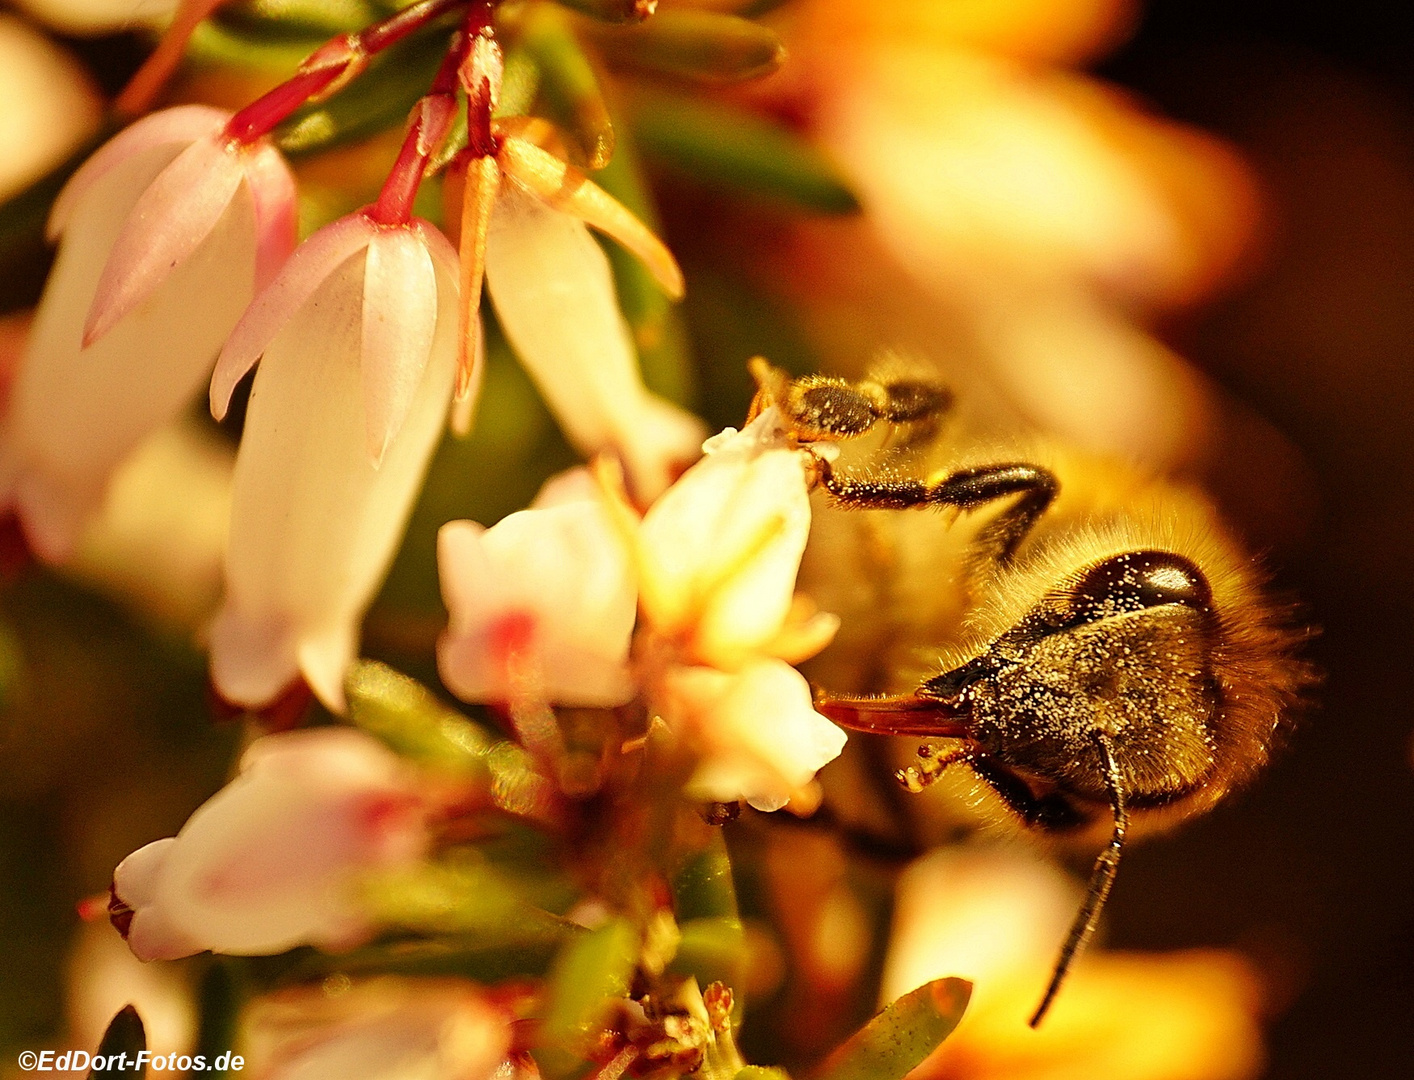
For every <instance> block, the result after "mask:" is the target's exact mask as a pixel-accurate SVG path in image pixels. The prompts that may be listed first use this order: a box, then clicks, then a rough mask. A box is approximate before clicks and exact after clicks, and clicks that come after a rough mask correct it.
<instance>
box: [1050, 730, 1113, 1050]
mask: <svg viewBox="0 0 1414 1080" xmlns="http://www.w3.org/2000/svg"><path fill="white" fill-rule="evenodd" d="M1095 741H1096V743H1098V744H1099V747H1100V753H1101V755H1102V756H1103V758H1104V762H1105V786H1106V787H1107V788H1108V789H1109V795H1110V807H1111V809H1112V810H1113V811H1114V831H1113V832H1112V833H1111V834H1110V842H1109V844H1108V845H1106V846H1105V848H1104V850H1103V851H1101V852H1100V855H1099V857H1098V858H1097V859H1096V860H1095V866H1094V868H1093V869H1092V870H1091V871H1090V885H1089V887H1088V888H1087V889H1086V890H1085V900H1084V902H1083V903H1082V904H1081V905H1080V910H1079V911H1077V912H1076V913H1075V921H1074V922H1073V923H1071V925H1070V933H1069V935H1068V936H1067V937H1066V939H1065V944H1064V945H1062V946H1061V951H1060V956H1059V957H1057V958H1056V966H1055V970H1054V971H1053V972H1052V973H1051V981H1050V983H1049V984H1048V985H1047V987H1046V993H1045V995H1044V996H1043V997H1042V998H1041V1004H1040V1005H1038V1006H1037V1007H1036V1012H1035V1014H1034V1015H1033V1016H1032V1017H1031V1026H1032V1027H1033V1028H1034V1027H1036V1026H1037V1025H1038V1024H1040V1023H1041V1021H1042V1019H1044V1018H1045V1015H1046V1011H1047V1010H1048V1009H1049V1008H1050V1007H1051V1002H1052V1001H1054V1000H1055V997H1056V992H1057V991H1058V990H1060V988H1061V983H1062V982H1064V981H1065V977H1066V974H1067V973H1068V972H1069V971H1070V965H1071V963H1072V962H1073V961H1074V960H1075V958H1076V957H1077V956H1078V955H1080V951H1081V950H1082V949H1084V948H1085V944H1086V942H1088V941H1089V940H1090V936H1091V935H1092V934H1094V932H1095V925H1096V923H1098V922H1099V921H1100V911H1101V909H1102V908H1103V907H1104V906H1105V901H1106V900H1107V899H1108V898H1109V895H1110V889H1111V888H1112V887H1113V886H1114V881H1115V873H1116V872H1117V871H1118V870H1119V854H1120V850H1121V849H1122V848H1123V847H1124V836H1125V833H1126V831H1127V830H1128V828H1129V812H1128V810H1126V809H1125V805H1124V785H1123V783H1122V782H1121V779H1120V775H1119V766H1118V764H1117V763H1116V762H1115V755H1114V745H1113V744H1112V743H1111V742H1110V739H1109V737H1108V736H1106V735H1104V734H1102V733H1100V732H1096V733H1095Z"/></svg>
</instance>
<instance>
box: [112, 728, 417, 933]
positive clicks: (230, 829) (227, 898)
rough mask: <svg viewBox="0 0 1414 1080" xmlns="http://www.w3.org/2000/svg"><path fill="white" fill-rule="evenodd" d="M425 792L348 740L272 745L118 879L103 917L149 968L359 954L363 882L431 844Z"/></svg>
mask: <svg viewBox="0 0 1414 1080" xmlns="http://www.w3.org/2000/svg"><path fill="white" fill-rule="evenodd" d="M423 787H424V784H423V783H422V780H421V778H420V777H418V776H417V774H416V773H415V772H414V771H413V770H411V769H410V768H409V767H408V766H407V765H406V764H405V763H404V762H403V761H402V759H401V758H399V757H398V756H397V755H396V754H394V753H393V752H392V751H391V750H389V749H388V748H387V747H385V746H384V745H383V744H382V743H380V742H378V741H377V740H376V739H374V738H373V737H371V736H369V735H365V734H363V733H362V732H359V731H354V730H352V729H349V728H316V729H312V730H307V731H297V732H289V733H286V734H283V735H270V736H267V737H265V738H263V739H259V740H257V741H256V742H254V743H252V744H251V747H250V749H249V750H247V751H246V753H245V756H244V757H243V758H242V759H241V771H240V775H238V776H237V777H236V778H235V779H234V780H232V781H231V783H229V784H228V785H226V787H224V788H222V789H221V790H220V791H218V792H217V793H216V794H215V795H213V796H212V797H211V798H210V799H208V800H207V801H206V802H205V803H204V804H203V805H202V806H201V807H199V808H198V809H197V811H196V812H195V813H194V814H192V816H191V817H190V818H189V819H188V821H187V823H186V824H185V825H184V826H182V830H181V832H180V833H178V834H177V835H176V836H175V837H172V838H169V839H166V840H158V841H156V842H155V843H152V844H148V845H147V846H146V847H144V848H140V849H139V850H137V851H135V852H133V854H131V855H129V856H128V857H127V858H126V859H124V860H123V861H122V862H121V863H119V864H118V868H117V869H116V870H115V871H114V872H113V891H112V901H111V903H110V907H109V910H110V912H111V914H112V917H113V921H114V924H115V925H116V926H117V927H118V928H119V930H120V931H122V932H123V934H124V936H125V937H126V938H127V940H128V946H129V947H130V948H131V949H132V951H133V953H134V954H135V955H136V956H137V957H138V958H139V959H142V960H157V959H163V960H170V959H175V958H177V957H180V956H190V955H191V954H192V953H196V952H201V951H203V950H206V949H210V950H212V951H213V952H221V953H229V954H233V955H239V956H252V955H264V954H270V953H278V952H284V951H285V950H286V949H290V948H293V947H294V946H296V945H301V944H312V945H322V946H326V947H329V948H341V947H348V946H351V945H353V944H355V943H357V942H358V941H360V940H361V939H363V938H364V937H366V936H367V935H368V934H370V933H371V932H372V930H373V929H374V928H373V927H372V926H371V925H370V924H369V920H368V917H367V916H366V914H365V913H364V911H363V909H362V907H361V905H360V903H359V897H358V891H357V885H358V878H359V875H360V873H361V872H365V871H373V870H379V869H391V868H396V867H401V866H406V865H409V864H411V863H414V862H416V861H417V860H419V859H420V858H421V857H422V856H423V854H424V853H425V851H426V849H427V845H428V829H427V818H428V814H429V812H430V803H429V802H428V800H427V799H426V797H425V795H424V794H423V792H422V788H423Z"/></svg>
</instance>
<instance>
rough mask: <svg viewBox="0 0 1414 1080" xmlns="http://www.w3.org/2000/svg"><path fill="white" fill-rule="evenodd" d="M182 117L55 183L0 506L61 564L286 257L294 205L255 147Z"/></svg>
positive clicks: (147, 128) (216, 119)
mask: <svg viewBox="0 0 1414 1080" xmlns="http://www.w3.org/2000/svg"><path fill="white" fill-rule="evenodd" d="M229 119H230V114H228V113H225V112H222V111H220V110H217V109H211V108H207V107H205V106H197V105H188V106H182V107H180V108H175V109H168V110H166V111H164V112H160V113H154V114H153V115H151V116H148V117H145V118H143V119H142V120H139V121H138V122H137V123H135V124H133V125H132V126H131V127H129V128H127V129H126V130H125V131H123V132H122V133H121V134H119V135H118V136H117V137H116V138H114V139H113V140H112V141H110V142H109V143H107V144H106V145H105V146H104V147H103V148H102V149H100V150H99V151H98V152H97V153H96V154H94V155H93V157H92V158H90V159H89V160H88V162H87V163H86V164H85V165H84V166H83V167H82V168H81V169H79V171H78V172H77V173H75V174H74V176H73V178H72V179H71V180H70V181H69V183H68V185H67V186H66V187H65V188H64V190H63V191H62V192H61V193H60V195H59V198H58V200H57V201H56V202H55V204H54V209H53V212H52V214H51V216H50V220H49V231H50V234H51V235H52V236H56V237H60V238H61V244H60V248H59V255H58V258H57V260H56V262H55V265H54V270H53V272H52V273H51V274H50V277H49V283H48V285H47V286H46V288H45V293H44V298H43V300H42V301H41V302H40V306H39V311H38V313H37V314H36V316H35V320H34V325H33V328H32V330H31V332H30V337H29V342H28V347H27V350H26V355H25V357H24V360H23V363H22V364H21V367H20V370H19V372H18V373H17V375H16V378H15V383H14V387H13V390H12V393H11V398H10V403H9V409H8V412H7V415H6V416H5V418H4V422H3V425H0V507H3V506H10V507H13V508H14V509H15V511H16V513H17V514H18V516H19V518H20V520H21V522H22V523H23V525H24V528H25V532H26V534H27V536H28V537H29V540H30V542H31V544H32V545H33V547H34V548H35V550H36V552H37V553H38V554H39V555H40V556H41V557H42V558H44V559H46V560H48V561H50V562H62V561H64V560H65V559H67V558H68V556H69V554H70V553H71V551H72V549H73V546H74V543H75V542H76V540H77V538H78V534H79V532H80V530H81V529H82V527H83V525H84V523H85V521H86V520H87V519H88V517H89V516H90V514H91V513H92V512H93V511H94V509H95V508H96V506H97V504H98V502H99V501H100V499H101V498H102V496H103V492H104V489H105V487H106V485H107V482H108V479H109V477H110V475H111V474H112V472H113V470H114V469H115V468H116V467H117V465H118V464H119V463H120V462H121V461H122V460H123V459H124V458H126V457H127V456H128V454H129V453H130V452H131V451H132V450H133V449H134V447H135V446H136V445H137V444H138V443H139V442H140V441H141V440H142V439H143V438H144V437H145V436H146V435H147V434H149V433H150V432H152V431H154V430H155V429H156V428H158V427H160V426H162V425H163V424H165V423H166V422H167V421H168V420H170V419H171V418H172V417H173V416H175V415H176V414H177V413H178V412H179V411H180V410H181V408H182V407H183V406H184V405H185V404H186V403H187V402H188V401H190V400H191V398H192V397H193V396H195V394H196V392H197V391H198V389H199V388H200V386H201V385H202V383H203V382H204V381H205V380H206V378H207V377H208V375H209V374H210V371H211V365H212V361H213V360H214V358H215V356H216V353H217V351H218V350H219V348H220V346H221V342H222V341H223V340H225V338H226V336H227V335H228V334H229V333H230V332H231V328H232V327H234V326H235V325H236V322H237V320H238V319H239V318H240V314H241V311H242V310H243V309H244V308H245V306H246V305H247V304H248V303H249V302H250V299H251V297H252V296H253V295H254V293H255V290H256V289H257V288H258V287H259V286H260V285H261V284H262V283H263V282H264V281H265V280H267V279H268V278H269V277H270V276H271V275H273V273H274V271H275V269H276V268H277V267H278V266H279V264H280V263H281V262H282V261H283V260H284V259H285V257H286V256H287V255H288V254H289V252H290V250H291V248H292V247H293V246H294V237H295V219H294V211H295V193H294V182H293V180H292V178H291V176H290V173H289V170H288V169H287V167H286V166H285V164H284V162H283V161H282V160H281V158H280V156H279V154H278V152H277V151H276V150H275V148H274V146H273V145H272V144H270V143H269V142H268V141H266V140H263V139H262V140H256V141H254V142H250V143H242V142H237V141H234V140H231V139H229V138H227V137H226V135H225V125H226V123H227V121H228V120H229Z"/></svg>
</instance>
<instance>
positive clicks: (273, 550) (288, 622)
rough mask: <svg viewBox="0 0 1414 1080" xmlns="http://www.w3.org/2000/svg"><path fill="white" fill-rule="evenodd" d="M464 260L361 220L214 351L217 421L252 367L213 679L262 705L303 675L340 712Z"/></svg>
mask: <svg viewBox="0 0 1414 1080" xmlns="http://www.w3.org/2000/svg"><path fill="white" fill-rule="evenodd" d="M457 274H458V269H457V257H456V253H455V251H453V249H452V247H451V244H450V243H448V241H447V240H446V238H445V237H443V236H442V234H441V233H440V232H438V231H437V230H436V229H435V228H434V227H432V226H431V225H429V224H427V223H426V222H424V221H418V220H413V221H411V222H409V223H407V224H405V225H391V226H390V225H382V224H378V223H376V222H374V221H373V220H372V219H371V218H370V217H368V216H367V215H366V214H363V213H356V214H352V215H350V216H349V217H346V218H343V219H341V220H340V221H338V222H335V223H334V224H333V225H330V226H328V227H327V228H325V229H322V230H321V231H320V232H319V233H316V234H315V236H313V237H311V238H310V240H309V241H308V242H306V243H305V244H304V245H302V246H301V247H300V248H299V249H298V250H297V251H296V253H295V254H294V256H293V257H292V258H291V259H290V261H289V262H288V263H287V264H286V267H285V269H284V270H283V271H282V272H281V274H280V276H279V277H278V278H276V280H275V281H274V282H273V283H272V284H271V286H270V287H269V288H268V289H267V290H265V291H264V292H263V293H262V294H261V295H260V296H259V297H258V298H257V299H256V301H255V303H254V304H252V305H251V308H250V311H249V312H248V313H247V315H246V316H245V318H243V319H242V320H241V324H240V326H238V327H237V328H236V331H235V333H234V334H232V335H231V339H230V341H229V342H227V344H226V348H225V349H224V350H223V351H222V354H221V360H220V362H219V363H218V365H217V369H216V374H215V376H214V378H213V380H212V385H211V402H212V409H213V411H214V412H215V413H216V414H217V415H218V416H220V415H223V414H224V413H225V410H226V407H227V405H228V403H229V400H230V396H231V392H232V391H233V390H234V388H235V386H236V383H237V382H239V380H240V379H241V377H242V376H243V375H244V374H245V373H246V371H248V370H249V369H250V367H251V366H252V365H253V364H254V363H255V362H256V361H257V359H259V358H261V357H262V356H263V359H260V368H259V370H258V371H257V372H256V376H255V383H254V386H253V387H252V390H251V397H250V406H249V409H248V411H247V413H246V424H245V433H244V435H243V436H242V439H241V447H240V452H239V454H238V455H237V458H236V470H235V481H234V485H235V486H234V492H233V495H232V507H231V535H230V543H229V545H228V548H227V555H226V598H225V602H224V605H223V607H222V609H221V612H220V614H219V615H218V616H217V618H216V621H215V623H214V625H213V627H212V631H211V673H212V678H213V680H214V681H215V684H216V688H217V689H218V690H219V691H220V692H221V694H222V695H224V696H225V697H226V698H227V699H229V700H230V701H233V702H236V703H237V704H241V705H247V706H252V707H258V706H261V705H264V704H266V703H268V702H269V701H271V700H272V699H273V698H275V697H276V696H277V695H278V694H279V693H280V691H281V690H282V689H283V688H285V687H286V686H287V685H288V684H289V683H290V682H291V681H292V680H293V679H294V678H295V677H296V676H297V675H302V676H303V677H304V679H305V681H306V682H307V683H308V684H309V686H310V688H311V689H312V690H313V691H314V692H315V694H317V695H318V696H319V698H320V700H321V701H323V702H324V703H325V704H326V705H327V706H329V707H330V708H331V709H334V710H336V711H342V709H343V706H344V690H343V683H344V675H345V673H346V672H347V670H348V666H349V664H350V663H351V662H352V660H353V658H354V655H355V653H356V652H357V644H358V631H359V623H360V622H361V620H362V618H363V615H364V612H365V611H366V610H367V608H368V605H369V604H370V603H371V602H372V599H373V596H374V593H375V592H376V591H377V589H378V586H379V584H380V583H381V582H382V580H383V576H384V574H385V573H386V572H387V569H388V564H389V563H390V562H391V561H392V558H393V555H394V553H395V551H396V550H397V545H398V541H399V540H400V538H401V537H402V534H403V529H404V527H405V526H406V524H407V519H408V515H409V514H410V513H411V512H412V506H413V501H414V499H415V498H416V496H417V492H418V488H419V486H420V484H421V482H422V477H423V474H424V473H425V472H426V469H427V463H428V461H429V459H430V458H431V456H432V451H433V449H434V448H435V447H436V445H437V441H438V437H439V435H440V434H441V431H442V425H443V421H444V419H445V417H446V412H447V405H448V402H449V401H450V399H451V393H452V382H453V378H454V375H455V369H456V363H457V321H458V309H457Z"/></svg>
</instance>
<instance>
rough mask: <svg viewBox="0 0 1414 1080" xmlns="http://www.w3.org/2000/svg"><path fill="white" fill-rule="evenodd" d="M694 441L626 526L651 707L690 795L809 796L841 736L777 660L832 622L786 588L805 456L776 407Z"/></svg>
mask: <svg viewBox="0 0 1414 1080" xmlns="http://www.w3.org/2000/svg"><path fill="white" fill-rule="evenodd" d="M703 450H704V451H705V454H706V456H705V457H704V458H703V459H702V460H701V461H700V462H698V463H697V464H696V465H694V466H693V467H692V468H691V469H689V470H688V471H687V472H686V473H685V474H684V475H683V477H682V478H681V479H680V480H679V481H678V482H677V483H676V484H674V485H673V486H672V487H671V488H670V489H669V490H668V491H667V492H666V493H665V494H664V495H663V497H662V498H660V499H659V500H658V501H657V502H656V503H655V504H654V505H653V506H652V507H651V508H650V509H649V511H648V513H647V515H645V517H644V518H643V521H642V524H641V525H640V526H639V527H638V528H637V529H636V531H635V532H634V534H633V535H634V549H635V552H636V558H637V564H638V573H639V580H640V596H639V608H640V614H641V616H642V619H641V621H642V624H643V631H642V636H641V638H640V641H639V644H638V647H637V649H638V654H639V657H640V672H641V675H642V678H643V681H644V683H645V686H646V693H647V696H648V699H649V704H650V708H652V709H653V711H654V712H655V713H657V714H658V715H661V716H662V717H663V719H664V720H665V721H666V722H667V725H668V728H669V729H670V730H671V731H672V732H673V734H674V735H675V736H676V737H677V738H678V739H680V740H681V741H682V743H683V744H684V745H685V746H686V747H687V748H688V750H689V751H690V752H691V753H692V754H693V755H694V757H695V758H696V765H695V768H694V771H693V773H692V776H691V778H690V779H689V781H688V784H687V787H686V790H687V791H688V792H689V793H690V794H692V795H694V796H696V797H698V798H704V799H711V800H714V801H720V802H732V801H736V800H738V799H745V800H747V801H748V802H750V803H751V804H752V805H753V806H755V807H757V808H758V809H762V810H777V809H779V808H780V807H782V806H784V805H785V804H786V803H787V802H789V801H791V800H792V799H794V798H799V799H801V802H802V805H807V804H808V803H809V801H810V800H809V798H808V797H807V788H808V785H809V784H810V782H811V780H812V778H813V777H814V775H815V773H816V771H817V770H818V769H820V768H821V767H822V766H823V765H825V764H826V763H827V762H829V761H831V760H833V759H834V758H835V757H836V756H838V754H839V752H840V750H841V749H843V747H844V743H845V735H844V732H842V731H841V730H840V729H839V728H837V727H835V725H834V724H832V723H830V721H828V720H826V719H825V717H823V716H821V715H820V714H819V713H817V712H816V711H815V710H814V709H813V708H812V707H811V698H810V688H809V686H808V685H807V683H806V681H805V679H804V678H803V677H802V676H801V674H800V673H799V672H798V671H796V670H795V669H794V668H792V667H791V666H790V663H788V661H789V662H798V661H800V660H804V659H807V658H809V657H810V656H813V655H814V654H815V653H816V652H818V651H819V650H820V649H823V648H824V647H825V646H826V645H827V644H828V643H829V641H830V639H831V638H832V637H833V636H834V633H835V630H836V629H837V627H838V625H839V621H838V619H836V618H835V617H834V616H831V615H827V614H823V613H818V612H811V611H810V610H809V605H808V604H806V603H804V602H803V601H801V600H799V599H798V598H796V596H795V577H796V572H797V570H798V569H799V566H800V558H801V554H802V552H803V551H804V548H805V541H806V538H807V536H808V534H809V531H810V501H809V494H808V492H809V488H808V479H809V455H808V454H807V453H805V452H804V451H802V450H799V449H796V448H794V447H792V446H791V445H790V443H789V441H788V439H787V437H786V435H785V433H784V431H783V429H782V427H781V424H780V418H779V415H778V414H777V412H776V410H775V409H767V410H766V411H765V412H763V413H762V414H761V415H760V416H759V417H757V418H756V420H754V421H753V422H752V423H751V424H749V425H748V426H747V427H746V428H745V429H744V430H743V431H735V430H732V429H730V428H729V429H727V430H726V431H724V432H722V433H721V434H720V435H717V436H715V437H714V438H712V439H710V440H709V441H708V442H707V444H706V445H705V446H704V447H703ZM622 513H623V515H625V516H626V515H627V514H628V511H627V510H626V508H625V509H624V511H622Z"/></svg>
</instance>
